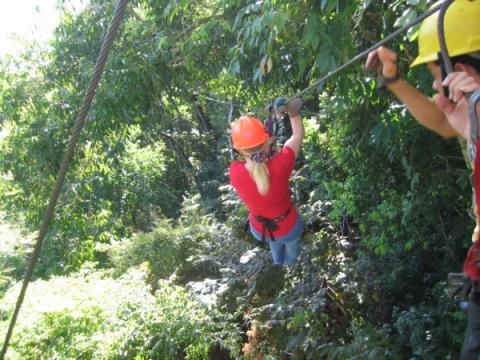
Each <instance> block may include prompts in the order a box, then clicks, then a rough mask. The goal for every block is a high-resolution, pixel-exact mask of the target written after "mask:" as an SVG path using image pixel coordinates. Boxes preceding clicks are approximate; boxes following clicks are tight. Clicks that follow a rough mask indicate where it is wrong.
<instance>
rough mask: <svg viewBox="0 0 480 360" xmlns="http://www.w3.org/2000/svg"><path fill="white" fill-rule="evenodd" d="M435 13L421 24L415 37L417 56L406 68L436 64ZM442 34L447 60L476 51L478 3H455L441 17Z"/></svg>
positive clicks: (479, 28) (478, 41) (479, 30)
mask: <svg viewBox="0 0 480 360" xmlns="http://www.w3.org/2000/svg"><path fill="white" fill-rule="evenodd" d="M438 13H439V12H438V11H437V12H436V13H434V14H433V15H431V16H429V17H428V18H426V19H425V20H424V21H423V22H422V25H421V26H420V31H419V34H418V56H417V58H416V59H415V60H414V61H413V63H412V64H411V65H410V66H416V65H419V64H424V63H427V62H430V61H436V60H438V52H439V51H440V43H439V40H438V33H437V26H438ZM444 32H445V42H446V45H447V49H448V54H449V56H451V57H452V56H458V55H465V54H468V53H472V52H475V51H478V50H480V0H455V1H454V2H453V3H452V4H451V5H450V6H449V7H448V9H447V12H446V13H445V21H444Z"/></svg>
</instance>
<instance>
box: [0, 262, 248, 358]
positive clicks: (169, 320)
mask: <svg viewBox="0 0 480 360" xmlns="http://www.w3.org/2000/svg"><path fill="white" fill-rule="evenodd" d="M146 277H147V274H146V271H145V270H133V269H132V270H131V271H129V272H128V273H127V274H125V275H124V276H122V277H121V278H119V279H111V278H109V277H108V276H106V274H104V273H100V272H95V271H92V270H85V271H83V272H81V273H79V274H77V275H74V276H70V277H56V278H53V279H51V280H49V281H42V280H38V281H36V282H34V283H32V284H31V286H30V288H29V297H28V298H27V300H26V303H25V304H24V312H23V313H22V316H21V317H20V319H19V322H18V324H17V328H16V332H15V334H14V336H13V338H12V342H11V347H10V352H9V354H10V355H9V356H10V357H9V358H11V359H38V358H39V357H46V358H49V359H53V358H61V359H172V360H173V359H178V358H179V357H182V358H185V359H192V360H193V359H208V357H209V354H210V352H211V351H214V350H215V349H216V348H218V347H220V348H224V349H227V352H231V354H232V355H233V356H234V355H235V354H236V353H237V351H238V339H239V338H238V336H239V334H238V331H237V329H235V327H234V326H232V325H230V324H228V323H226V322H225V321H224V319H222V317H221V316H220V315H219V314H218V313H217V312H215V311H212V310H209V311H208V310H207V309H206V308H204V307H203V306H201V305H200V304H199V303H198V302H197V301H196V299H195V298H194V297H193V296H192V295H191V294H189V293H188V292H186V291H184V290H182V289H181V288H178V287H172V286H171V285H169V284H168V283H166V282H162V283H160V287H159V290H158V291H157V292H156V293H155V294H154V295H152V294H151V293H150V289H149V287H148V286H147V285H146V284H145V280H146ZM17 291H18V286H15V287H13V288H12V289H11V290H10V291H9V292H8V293H7V295H6V296H5V298H4V299H3V300H2V301H1V302H0V314H1V320H2V321H1V322H0V329H1V331H0V333H1V334H2V336H3V334H4V332H5V331H6V326H7V324H8V322H7V316H10V315H11V311H12V308H13V305H14V302H13V301H14V299H15V296H16V294H17Z"/></svg>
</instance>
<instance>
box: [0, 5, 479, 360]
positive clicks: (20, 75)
mask: <svg viewBox="0 0 480 360" xmlns="http://www.w3.org/2000/svg"><path fill="white" fill-rule="evenodd" d="M112 6H113V3H112V2H111V1H105V0H91V1H90V3H89V5H88V6H86V7H85V10H84V11H82V12H81V13H80V14H77V15H75V14H71V13H68V12H67V11H65V12H64V14H63V18H62V23H61V25H60V26H59V27H58V28H57V29H56V31H55V36H54V38H53V39H52V41H51V48H50V49H49V50H48V51H38V50H37V51H32V50H30V51H27V52H26V53H25V54H24V56H23V57H22V58H21V59H20V60H18V61H14V60H12V59H9V60H2V64H1V65H0V123H1V124H2V126H3V128H4V129H8V131H6V132H4V133H3V134H4V135H2V136H4V137H2V139H1V141H0V168H1V172H2V173H3V174H4V175H8V176H9V178H11V179H12V181H11V182H10V183H8V185H6V186H3V185H2V189H0V190H1V191H0V192H1V194H0V197H1V200H2V201H1V202H2V207H5V208H7V209H8V210H9V212H11V214H14V215H21V216H24V217H25V219H26V222H27V224H28V225H29V226H31V228H35V229H37V227H38V224H39V223H40V221H41V220H42V217H43V213H44V211H45V207H46V203H47V201H48V199H49V196H50V194H51V191H52V189H53V186H54V181H55V176H56V173H57V171H58V168H59V166H60V162H61V159H62V156H63V152H64V150H65V146H66V142H67V139H68V136H69V134H70V131H71V127H72V124H73V121H74V119H75V116H76V112H77V109H78V106H79V104H80V102H81V98H82V91H83V89H85V88H86V86H87V83H88V80H89V77H90V72H91V70H92V68H93V65H94V61H95V59H96V56H97V54H98V50H99V47H100V43H101V39H102V37H103V35H104V34H105V31H106V28H107V26H108V23H109V21H110V18H111V14H112V10H113V9H112ZM426 7H427V1H425V0H420V1H417V0H396V1H393V2H378V1H377V2H375V1H371V0H348V1H339V0H321V1H302V2H291V1H285V0H276V1H257V2H254V3H252V2H251V1H246V0H218V1H210V0H208V1H207V0H205V1H196V2H192V1H186V0H181V1H174V0H171V1H169V0H154V1H143V0H137V1H132V2H131V4H130V6H129V9H128V11H127V15H126V18H125V20H124V22H123V24H122V26H121V29H120V35H119V36H118V37H117V39H116V41H115V45H114V48H113V50H112V53H111V56H110V58H109V62H108V64H107V67H106V71H105V74H104V76H103V78H102V82H101V86H100V88H99V89H98V91H97V94H96V98H95V102H94V104H93V107H92V110H91V113H90V116H89V119H88V121H87V123H86V126H85V128H84V130H83V133H82V137H81V142H80V144H79V146H78V149H77V153H76V156H75V159H74V162H73V164H72V165H71V168H70V170H69V173H68V176H67V181H66V184H65V186H64V189H63V193H62V196H61V198H60V201H59V207H58V208H57V211H56V212H55V218H54V221H53V222H52V224H51V227H50V230H49V232H48V234H47V239H46V242H45V244H44V247H43V251H42V256H41V259H40V262H39V265H38V267H37V268H36V271H37V274H36V275H42V276H45V277H48V276H50V275H52V274H59V273H63V272H65V271H70V272H74V271H76V270H78V269H81V268H82V265H83V264H84V263H86V262H88V261H92V260H95V261H98V262H99V263H100V266H102V267H110V266H113V267H114V269H115V275H116V276H117V277H118V276H120V278H119V279H117V282H114V280H111V279H109V278H108V277H104V276H103V275H99V274H97V275H94V273H92V274H90V275H78V276H72V277H69V278H53V279H52V280H50V281H49V282H48V283H46V282H45V283H44V282H42V281H37V282H36V283H35V285H34V288H35V286H38V287H39V289H42V291H43V290H44V288H45V287H46V286H47V285H46V284H48V286H51V287H52V288H56V287H57V282H58V283H61V284H58V288H59V289H64V290H61V291H63V293H64V295H65V296H64V295H61V296H62V298H68V299H72V298H73V299H74V300H72V301H73V302H74V304H75V307H76V308H78V310H75V311H72V310H71V309H72V308H73V307H63V308H62V307H60V308H56V309H53V310H52V311H51V312H42V311H37V310H36V311H35V312H32V313H31V314H30V319H31V320H32V321H30V322H28V321H27V322H23V323H22V324H23V325H22V329H21V330H20V334H21V335H18V336H16V337H15V339H14V349H15V351H16V352H17V353H16V354H17V355H15V356H17V358H29V356H30V358H35V357H41V356H43V357H49V358H54V357H57V356H58V357H62V356H63V358H82V357H83V358H92V357H93V358H95V356H97V357H98V358H132V359H133V358H155V357H157V358H176V357H179V356H190V357H191V358H205V357H206V356H207V355H208V354H209V352H210V351H213V350H212V349H213V348H214V347H215V345H214V344H215V341H216V340H215V338H214V337H215V336H216V335H215V334H217V335H218V334H220V335H219V338H220V339H227V338H228V336H229V335H228V334H234V335H232V336H231V337H230V338H231V339H234V340H233V341H234V342H235V345H234V344H233V343H228V341H227V342H226V343H227V345H225V346H226V347H227V348H229V349H235V347H236V342H237V340H236V339H238V337H237V333H236V330H231V329H232V327H231V324H229V325H226V324H224V323H223V322H216V321H214V320H217V319H216V316H217V314H215V315H214V317H210V316H209V315H206V313H205V311H204V309H203V308H202V307H200V306H199V305H198V304H197V303H195V302H194V301H193V300H192V298H191V297H190V296H189V295H188V294H187V293H186V292H185V291H184V290H182V289H181V288H177V287H170V286H167V285H165V283H164V282H161V283H160V284H161V289H160V290H158V293H157V297H156V298H154V297H152V296H151V295H149V294H148V289H147V287H146V286H144V285H142V286H140V285H139V284H133V283H131V282H129V281H130V280H125V279H126V278H124V277H122V276H121V274H122V273H123V272H125V271H127V270H128V269H129V268H131V267H132V266H138V265H139V264H142V263H147V265H146V266H147V267H148V268H150V269H151V274H150V275H149V277H148V279H147V280H145V279H143V280H142V281H147V282H148V283H149V284H151V285H152V286H153V287H154V288H155V287H157V284H158V280H159V279H166V278H170V277H171V279H172V280H176V281H177V283H179V284H182V285H183V286H184V287H186V288H188V287H190V288H193V285H192V282H193V283H199V282H203V283H204V285H205V286H204V287H203V288H204V289H205V288H207V286H206V285H208V286H210V288H209V291H210V294H208V295H211V294H215V295H216V297H215V301H216V302H215V301H213V302H212V303H214V304H215V306H217V307H218V308H220V309H222V311H225V312H227V313H229V315H232V316H233V317H234V319H235V320H232V319H231V318H230V319H229V320H228V321H232V322H233V321H239V319H241V321H243V320H246V321H245V323H247V324H250V322H249V320H251V319H250V317H251V318H252V319H253V320H254V321H253V322H252V324H253V323H254V322H257V323H258V324H259V332H257V334H256V336H257V342H256V343H253V342H252V343H251V346H252V348H253V351H254V352H257V353H259V354H260V353H261V354H264V355H265V356H266V358H268V357H269V358H276V357H278V356H284V355H285V354H295V356H297V357H298V358H300V357H301V356H304V358H315V356H318V354H319V352H321V353H322V355H324V356H326V357H332V358H334V357H344V358H349V357H351V356H354V355H355V356H357V355H358V356H361V357H364V358H369V357H370V358H394V359H395V358H399V357H400V356H401V357H402V358H409V357H413V356H423V357H428V356H430V355H432V356H433V357H437V358H438V357H440V358H443V357H447V356H454V354H453V352H452V351H453V350H452V349H456V348H458V344H459V339H458V338H456V337H455V338H454V337H451V338H450V339H448V336H447V334H448V333H449V332H455V333H456V334H460V331H459V330H458V321H459V318H461V317H460V316H458V313H457V312H455V311H454V312H449V311H450V310H448V306H447V302H446V300H445V299H443V298H442V300H441V302H440V303H438V302H437V301H436V300H435V299H436V298H435V296H434V295H435V294H437V295H438V296H440V295H439V293H438V291H439V290H438V289H440V288H441V289H443V287H444V285H443V283H442V280H443V278H444V277H445V275H446V273H447V272H448V271H450V270H455V271H457V270H458V268H459V267H460V263H461V260H462V259H463V256H464V253H465V248H466V247H467V246H468V243H469V238H470V235H469V233H470V230H471V228H473V221H472V220H471V219H470V218H469V217H468V215H467V214H466V211H465V209H466V208H467V207H469V202H470V195H471V194H470V179H469V170H468V169H466V167H465V165H464V161H463V159H462V155H461V152H460V150H459V147H458V145H457V143H456V142H455V141H453V140H448V141H446V140H444V139H440V138H438V137H437V136H435V135H433V134H431V133H429V132H428V131H427V130H425V129H423V128H421V127H420V126H419V125H418V124H417V123H416V122H415V121H413V120H412V119H411V117H410V116H409V115H408V114H407V113H406V111H405V109H403V108H402V107H400V106H398V105H397V104H396V103H395V100H394V99H392V98H390V97H388V96H387V95H386V93H381V92H379V91H377V90H376V88H375V85H376V84H375V81H374V79H373V78H372V77H371V75H370V74H365V73H364V72H363V71H360V70H359V68H360V66H352V67H351V68H349V69H346V70H345V71H343V72H342V73H341V74H339V75H338V76H336V77H334V78H333V79H330V81H329V82H328V83H325V84H319V86H318V87H316V88H315V89H312V91H311V92H310V93H309V94H308V95H307V96H306V97H305V99H304V100H305V107H304V109H303V111H304V115H307V114H309V115H312V116H311V117H310V118H309V119H308V120H306V121H305V123H306V130H307V134H306V139H305V143H304V147H303V154H302V157H301V158H299V160H298V164H297V165H298V166H297V169H298V170H297V171H296V172H295V174H294V176H293V178H292V180H293V181H292V187H293V193H294V195H295V199H296V201H297V203H296V205H297V207H298V208H299V209H300V210H301V212H302V214H303V216H304V218H305V220H306V221H305V223H306V225H307V229H308V230H309V232H310V234H308V236H307V237H306V244H305V248H304V251H303V254H302V259H301V260H300V262H299V265H298V267H297V268H295V269H290V270H289V271H286V272H285V273H284V272H283V270H282V271H278V269H277V270H274V269H272V268H271V267H270V266H269V261H270V260H269V254H268V251H267V250H265V249H259V248H254V246H255V245H256V244H255V242H254V241H253V240H252V239H251V238H250V237H249V236H248V235H245V233H244V232H243V224H242V221H243V220H244V218H245V216H246V209H245V207H242V206H241V204H240V202H239V200H238V198H236V197H235V194H234V193H233V190H232V189H231V188H230V187H228V185H226V184H227V183H228V179H227V178H226V169H227V166H228V161H229V159H227V155H228V153H229V150H231V149H230V145H229V140H228V137H229V136H228V131H226V130H225V129H228V125H229V122H231V121H233V119H234V118H235V117H237V116H238V115H240V114H243V113H246V112H253V113H255V115H257V116H259V117H261V116H262V114H263V108H264V106H265V104H266V103H267V102H269V101H270V100H271V99H272V98H274V97H276V96H279V95H284V94H290V95H292V94H295V93H297V92H298V91H300V90H302V89H304V88H305V87H306V86H308V85H309V84H311V83H312V81H314V80H315V79H317V78H318V77H320V76H321V75H324V74H325V73H326V72H327V71H329V70H332V69H333V68H335V67H336V66H337V65H339V64H341V63H345V61H347V60H348V59H350V58H351V57H352V56H353V55H354V54H356V53H358V52H359V51H360V50H363V49H365V48H366V47H367V46H370V45H372V44H373V43H374V42H376V41H378V39H380V38H383V37H385V35H387V34H389V33H391V32H392V31H393V30H394V29H395V27H398V26H401V25H403V24H406V23H408V22H409V21H410V20H411V19H412V18H413V17H415V16H416V15H417V14H419V13H421V12H422V11H424V10H425V9H426ZM416 31H417V29H416V28H414V29H412V30H411V31H409V32H408V33H407V34H404V35H402V37H401V38H400V40H395V41H393V42H392V43H391V44H389V46H390V47H392V48H393V49H400V51H399V53H400V54H401V56H400V58H399V64H400V69H401V73H402V76H403V77H404V78H405V79H407V80H408V81H411V82H415V83H416V84H418V85H419V87H420V89H422V90H424V91H425V92H426V93H428V91H430V90H429V89H430V83H431V79H429V78H428V77H427V76H428V75H426V72H425V71H423V70H424V69H415V70H409V68H408V64H409V63H410V62H411V60H412V59H413V57H414V56H415V53H416V49H415V46H416V45H415V44H414V43H409V42H408V40H414V39H415V37H416V34H417V32H416ZM265 56H268V57H269V58H271V59H272V60H273V69H272V71H271V72H270V73H269V74H268V75H267V76H264V75H262V74H261V73H260V71H259V69H258V65H259V62H260V59H262V58H264V57H265ZM259 109H260V110H259ZM305 117H307V116H305ZM158 219H162V220H158ZM165 219H169V220H165ZM218 219H221V220H222V221H223V222H224V224H222V223H219V222H218ZM340 234H342V235H343V237H340ZM0 256H2V258H1V260H5V264H7V265H8V267H4V268H0V288H1V287H2V286H3V288H4V289H6V288H7V287H8V286H9V285H10V282H11V281H12V279H13V278H15V279H16V278H19V277H20V272H21V270H22V266H23V263H22V261H23V260H22V261H21V259H22V257H23V252H22V251H19V252H18V253H14V254H10V255H9V256H8V257H5V256H3V255H0ZM13 267H15V268H16V269H15V271H13V269H12V268H13ZM15 272H17V273H15ZM14 273H15V274H14ZM272 274H275V275H276V276H278V277H275V279H274V280H275V281H274V280H272V278H271V276H272ZM82 276H84V278H82ZM127 277H128V276H127ZM85 280H88V281H87V282H85ZM207 280H208V281H210V282H208V281H207ZM2 282H3V283H2ZM62 282H63V283H62ZM88 284H91V285H92V286H93V285H96V286H99V288H100V289H104V288H103V287H106V288H105V289H107V288H108V289H107V290H105V289H104V290H100V293H102V294H103V293H106V296H105V298H107V299H108V298H111V299H112V300H114V301H115V304H111V303H110V302H108V301H107V302H104V301H103V300H99V298H97V297H96V295H95V293H94V291H93V290H92V289H90V287H89V286H90V285H88ZM99 284H101V286H100V285H99ZM197 285H198V284H197ZM102 286H103V287H102ZM139 286H140V287H139ZM75 288H78V289H81V290H82V293H81V294H77V293H75V294H72V293H71V292H72V291H73V290H72V289H75ZM0 291H1V290H0ZM39 291H40V290H39ZM59 291H60V290H59ZM13 292H14V290H10V292H9V293H8V294H7V296H6V299H7V298H8V300H5V301H7V302H9V304H11V303H12V299H11V298H12V296H13V295H11V294H12V293H13ZM41 294H42V295H41V296H40V295H38V296H35V295H34V299H41V298H42V296H44V292H42V293H41ZM89 294H90V295H89ZM125 294H127V295H125ZM217 295H218V296H217ZM85 296H90V298H91V299H94V300H92V302H93V304H92V305H91V306H90V305H89V304H90V302H89V301H87V299H86V298H85ZM98 296H100V295H98ZM438 296H437V297H438ZM77 298H78V299H80V300H82V301H80V300H79V301H77V300H76V299H77ZM48 299H50V298H48ZM102 299H103V298H102ZM52 303H55V302H54V301H52ZM107 304H108V306H107ZM188 308H191V309H192V314H195V315H194V317H193V318H192V317H190V313H189V312H188V311H186V309H188ZM111 309H115V315H112V312H111V311H110V310H111ZM394 309H396V310H395V311H393V310H394ZM342 310H343V311H342ZM2 311H3V312H2V317H1V318H2V320H4V321H6V317H7V315H8V314H9V311H10V310H2ZM39 314H43V315H39ZM452 314H453V315H452ZM219 317H220V316H219ZM27 318H28V317H27ZM220 318H221V317H220ZM359 318H363V320H362V321H359V320H358V319H359ZM442 318H446V319H448V321H445V322H444V323H442V321H441V319H442ZM460 320H461V319H460ZM217 325H218V326H217ZM270 325H271V326H272V327H269V326H270ZM195 326H196V327H198V328H199V330H198V331H197V330H195V329H194V327H195ZM230 331H232V333H230ZM427 335H428V336H427ZM367 337H368V340H366V339H367ZM389 342H390V343H392V344H393V345H392V346H390V347H389V346H388V344H389ZM157 345H158V346H157ZM222 346H223V345H222ZM279 351H283V352H282V353H281V355H279ZM233 354H235V351H233ZM452 354H453V355H452Z"/></svg>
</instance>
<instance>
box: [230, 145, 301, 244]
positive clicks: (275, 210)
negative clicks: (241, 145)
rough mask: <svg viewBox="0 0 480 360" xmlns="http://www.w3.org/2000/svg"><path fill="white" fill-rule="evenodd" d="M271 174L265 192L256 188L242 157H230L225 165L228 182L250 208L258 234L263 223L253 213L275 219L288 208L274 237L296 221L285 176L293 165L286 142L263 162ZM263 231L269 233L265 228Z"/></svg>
mask: <svg viewBox="0 0 480 360" xmlns="http://www.w3.org/2000/svg"><path fill="white" fill-rule="evenodd" d="M265 164H266V165H267V168H268V172H269V174H270V187H269V189H268V192H267V193H266V194H265V195H261V194H260V193H259V192H258V189H257V184H256V183H255V181H254V180H253V178H252V177H251V175H250V172H249V171H248V170H247V168H246V167H245V161H238V160H236V161H233V162H232V163H231V164H230V167H229V169H228V175H229V176H230V184H232V186H233V187H234V188H235V189H236V190H237V193H238V196H240V198H241V199H242V200H243V202H244V203H245V205H246V206H247V207H248V210H250V215H249V220H250V224H252V226H253V227H254V228H255V229H256V230H257V231H258V232H259V233H260V234H261V233H262V228H263V225H262V223H260V222H258V221H257V220H255V216H256V215H260V216H263V217H266V218H269V219H274V218H277V217H279V216H282V215H284V214H285V213H286V212H287V211H288V209H290V212H289V213H288V216H287V217H286V218H285V219H283V220H281V221H279V222H278V223H277V225H278V230H277V231H274V232H273V235H274V236H275V237H277V236H282V235H285V234H287V233H288V232H289V231H290V230H291V229H292V228H293V226H294V225H295V221H296V219H297V211H296V210H295V208H294V207H293V206H292V200H291V198H290V189H289V187H288V179H289V177H290V174H291V173H292V171H293V168H294V166H295V153H294V152H293V150H292V149H291V148H289V147H288V146H284V147H283V149H282V150H281V151H280V152H278V153H277V154H275V155H274V156H273V157H272V158H271V159H270V160H267V161H266V162H265ZM266 235H267V236H269V233H268V231H267V232H266Z"/></svg>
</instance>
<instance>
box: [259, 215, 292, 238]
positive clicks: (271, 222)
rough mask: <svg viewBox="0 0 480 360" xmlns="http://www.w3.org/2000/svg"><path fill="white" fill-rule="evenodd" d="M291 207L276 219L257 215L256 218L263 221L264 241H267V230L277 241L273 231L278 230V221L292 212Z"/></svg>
mask: <svg viewBox="0 0 480 360" xmlns="http://www.w3.org/2000/svg"><path fill="white" fill-rule="evenodd" d="M290 209H291V207H289V208H288V210H287V212H286V213H285V214H283V215H280V216H279V217H276V218H274V219H270V218H266V217H263V216H260V215H255V220H257V221H258V222H261V223H262V242H263V241H265V231H266V230H268V232H269V235H270V238H271V239H272V241H275V237H274V236H273V232H274V231H276V230H278V225H277V223H278V222H280V221H282V220H283V219H285V218H286V217H287V216H288V214H289V213H290Z"/></svg>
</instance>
